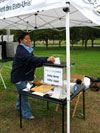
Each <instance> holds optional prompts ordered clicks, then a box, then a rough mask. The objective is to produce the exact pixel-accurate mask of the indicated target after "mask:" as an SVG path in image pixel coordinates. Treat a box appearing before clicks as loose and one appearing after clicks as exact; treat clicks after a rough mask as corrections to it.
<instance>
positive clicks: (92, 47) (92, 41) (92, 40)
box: [91, 39, 94, 48]
mask: <svg viewBox="0 0 100 133" xmlns="http://www.w3.org/2000/svg"><path fill="white" fill-rule="evenodd" d="M93 41H94V40H93V39H92V40H91V43H92V48H93Z"/></svg>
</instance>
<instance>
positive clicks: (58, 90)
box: [51, 87, 62, 99]
mask: <svg viewBox="0 0 100 133" xmlns="http://www.w3.org/2000/svg"><path fill="white" fill-rule="evenodd" d="M61 91H62V88H61V87H55V88H54V92H53V94H52V96H51V97H53V98H56V99H59V98H60V95H61Z"/></svg>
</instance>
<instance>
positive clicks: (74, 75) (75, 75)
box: [56, 74, 85, 118]
mask: <svg viewBox="0 0 100 133" xmlns="http://www.w3.org/2000/svg"><path fill="white" fill-rule="evenodd" d="M84 77H85V75H78V74H72V75H71V79H72V80H73V82H76V80H77V79H81V80H82V84H83V82H84ZM82 93H83V92H80V93H79V94H78V95H77V99H76V102H75V106H74V110H73V113H72V118H73V117H74V116H75V113H76V109H77V106H78V103H79V100H80V97H81V95H82ZM59 106H60V105H59V104H57V106H56V112H57V111H58V108H59Z"/></svg>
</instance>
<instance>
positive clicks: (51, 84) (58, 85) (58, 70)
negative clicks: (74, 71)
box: [43, 63, 67, 99]
mask: <svg viewBox="0 0 100 133" xmlns="http://www.w3.org/2000/svg"><path fill="white" fill-rule="evenodd" d="M43 67H44V73H43V92H44V93H45V92H46V89H47V88H48V89H47V90H48V92H47V94H48V95H49V96H51V97H53V98H57V99H64V98H66V92H67V91H66V87H65V86H64V80H66V76H65V74H66V63H61V64H52V63H45V64H44V66H43Z"/></svg>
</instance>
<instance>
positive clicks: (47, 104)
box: [47, 101, 49, 110]
mask: <svg viewBox="0 0 100 133" xmlns="http://www.w3.org/2000/svg"><path fill="white" fill-rule="evenodd" d="M47 110H49V102H48V101H47Z"/></svg>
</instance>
